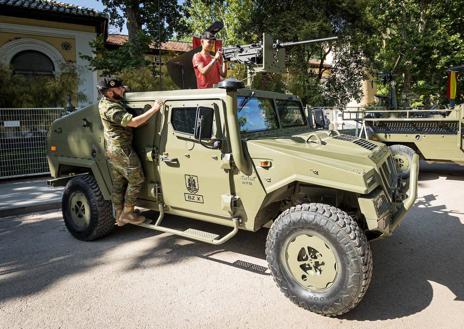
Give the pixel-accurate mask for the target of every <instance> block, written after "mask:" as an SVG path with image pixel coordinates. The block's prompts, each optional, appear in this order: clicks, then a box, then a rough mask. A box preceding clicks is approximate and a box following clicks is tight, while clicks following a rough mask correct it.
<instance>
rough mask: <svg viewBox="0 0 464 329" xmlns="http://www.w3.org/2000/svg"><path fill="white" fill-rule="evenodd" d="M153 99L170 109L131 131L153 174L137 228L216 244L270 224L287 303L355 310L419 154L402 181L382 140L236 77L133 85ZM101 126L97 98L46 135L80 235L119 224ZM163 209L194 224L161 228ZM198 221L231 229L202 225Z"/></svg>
mask: <svg viewBox="0 0 464 329" xmlns="http://www.w3.org/2000/svg"><path fill="white" fill-rule="evenodd" d="M158 98H163V99H164V100H165V101H166V102H165V106H164V107H163V109H162V110H161V111H160V112H159V113H158V114H156V115H155V116H154V117H153V118H152V119H151V120H150V121H149V122H148V123H147V124H146V125H144V126H143V127H140V128H137V129H136V130H135V131H134V141H133V145H134V148H135V150H136V152H137V153H138V155H139V156H140V158H141V161H142V165H143V168H144V173H145V177H146V179H145V183H144V188H143V190H142V192H141V195H140V197H139V199H138V202H137V206H139V207H141V208H143V209H151V210H154V211H156V212H157V215H156V218H149V219H147V221H146V222H144V223H142V224H140V225H139V226H142V227H145V228H147V229H152V230H155V231H161V232H167V233H171V234H175V235H178V236H180V237H185V238H188V239H193V240H196V241H202V242H206V243H210V244H214V245H219V244H223V243H225V242H227V241H228V240H230V239H231V238H233V237H234V236H235V235H236V234H237V233H238V231H239V230H245V231H251V232H256V231H258V230H260V229H263V228H264V227H268V226H269V225H270V229H269V232H268V236H267V241H266V259H267V262H268V264H269V269H270V271H271V273H272V276H273V277H274V280H275V282H276V283H277V285H278V286H279V287H280V289H281V291H282V292H283V293H284V294H285V295H286V296H287V297H288V298H289V299H290V300H292V301H293V302H294V303H296V304H297V305H299V306H301V307H304V308H305V309H308V310H310V311H313V312H316V313H319V314H322V315H326V316H337V315H340V314H343V313H346V312H348V311H349V310H351V309H352V308H353V307H355V306H356V305H357V304H358V303H359V302H360V301H361V299H362V298H363V296H364V294H365V293H366V290H367V288H368V286H369V283H370V281H371V276H372V252H371V249H370V245H369V240H372V239H376V238H383V237H387V236H389V235H391V234H392V232H393V231H394V230H395V228H397V227H398V225H399V224H400V223H401V221H402V220H403V218H404V217H405V215H406V213H407V211H408V210H409V209H410V208H411V206H412V205H413V203H414V201H415V199H416V195H417V173H418V157H417V155H414V156H413V163H412V166H411V168H410V173H409V174H410V175H409V179H408V182H407V184H405V183H404V182H403V181H402V180H401V178H400V177H399V176H398V174H397V168H396V167H395V164H394V162H393V160H392V155H391V152H390V149H389V148H388V147H387V146H385V145H383V144H381V143H376V142H370V141H367V140H364V139H361V138H357V137H353V136H347V135H341V134H339V133H338V132H337V131H331V130H315V129H312V128H311V127H310V126H309V124H308V118H307V117H306V116H305V114H304V108H303V104H302V103H301V100H300V99H299V98H298V97H297V96H294V95H288V94H280V93H275V92H269V91H262V90H251V89H249V88H244V86H243V83H242V82H240V81H237V80H234V79H228V80H224V81H222V82H221V83H220V84H219V85H218V87H217V88H211V89H201V90H194V89H190V90H189V89H184V90H173V91H161V92H134V93H128V94H126V102H127V107H128V109H129V110H130V111H133V112H139V113H140V112H143V111H144V109H145V108H146V107H147V105H148V106H150V105H149V104H152V103H153V101H154V100H155V99H158ZM102 130H103V128H102V123H101V121H100V117H99V114H98V110H97V105H94V106H89V107H87V108H84V109H81V110H79V111H76V112H74V113H72V114H69V115H67V116H65V117H63V118H60V119H58V120H56V121H55V122H54V123H53V124H52V126H51V128H50V132H49V144H50V152H49V154H48V161H49V166H50V172H51V175H52V177H54V179H52V180H51V181H50V184H51V185H53V186H66V187H65V189H64V193H63V199H62V210H63V218H64V222H65V225H66V227H67V229H68V230H69V232H70V233H71V234H72V235H73V236H74V237H76V238H77V239H80V240H84V241H89V240H95V239H98V238H101V237H104V236H106V235H107V234H109V233H110V232H111V231H112V230H113V227H114V222H115V221H114V218H113V211H112V206H111V201H110V194H111V192H110V191H111V177H110V173H109V170H108V162H107V160H106V158H105V155H104V138H103V131H102ZM166 215H178V216H184V217H189V218H191V219H192V221H191V227H190V228H188V229H184V230H181V229H174V228H172V227H168V225H166V224H164V225H163V220H164V219H165V216H166ZM175 218H176V217H172V218H170V220H172V221H175V220H176V219H175ZM198 221H205V222H209V223H212V224H211V226H214V225H213V224H216V225H218V226H222V227H228V228H229V229H230V231H228V233H225V234H223V235H217V234H214V233H213V232H207V231H204V230H198V227H197V228H196V225H198ZM210 231H213V228H211V229H210Z"/></svg>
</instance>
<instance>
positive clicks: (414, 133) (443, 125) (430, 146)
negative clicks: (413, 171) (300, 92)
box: [344, 105, 464, 173]
mask: <svg viewBox="0 0 464 329" xmlns="http://www.w3.org/2000/svg"><path fill="white" fill-rule="evenodd" d="M463 110H464V109H463V106H462V105H459V106H456V107H455V108H453V109H451V108H448V109H440V110H418V109H408V110H387V109H375V110H363V111H359V112H346V113H344V119H345V120H357V121H359V122H360V123H361V131H360V136H362V137H364V138H367V139H370V140H374V141H379V142H382V143H385V144H387V145H389V146H391V148H392V149H393V150H396V151H400V152H396V153H395V160H396V161H397V163H398V165H399V166H400V167H401V168H403V169H401V171H404V172H405V173H407V172H408V171H409V167H410V165H411V161H412V155H413V154H415V153H417V154H418V155H419V156H420V158H421V159H423V160H426V161H429V162H449V163H458V164H464V149H463V125H464V116H463V115H464V114H463Z"/></svg>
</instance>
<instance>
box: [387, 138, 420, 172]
mask: <svg viewBox="0 0 464 329" xmlns="http://www.w3.org/2000/svg"><path fill="white" fill-rule="evenodd" d="M389 149H390V151H391V153H392V156H393V160H394V161H395V164H396V171H397V172H398V175H399V176H400V177H401V178H403V179H408V178H409V173H410V171H411V165H412V157H413V156H414V154H416V152H414V150H413V149H412V148H410V147H408V146H405V145H401V144H395V145H390V146H389Z"/></svg>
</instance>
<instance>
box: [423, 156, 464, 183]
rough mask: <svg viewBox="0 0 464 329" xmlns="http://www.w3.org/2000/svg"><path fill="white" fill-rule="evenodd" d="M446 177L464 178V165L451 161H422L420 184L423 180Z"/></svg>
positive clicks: (449, 178) (451, 178) (453, 178)
mask: <svg viewBox="0 0 464 329" xmlns="http://www.w3.org/2000/svg"><path fill="white" fill-rule="evenodd" d="M440 177H446V179H447V180H459V181H462V180H464V166H461V165H458V164H451V163H427V162H425V161H421V163H420V172H419V185H420V182H421V181H429V180H436V179H438V178H440Z"/></svg>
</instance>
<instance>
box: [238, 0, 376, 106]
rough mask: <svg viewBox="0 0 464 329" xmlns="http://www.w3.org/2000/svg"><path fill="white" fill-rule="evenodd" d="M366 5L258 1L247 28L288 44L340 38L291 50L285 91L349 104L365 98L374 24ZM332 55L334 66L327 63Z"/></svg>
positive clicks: (331, 1) (347, 1)
mask: <svg viewBox="0 0 464 329" xmlns="http://www.w3.org/2000/svg"><path fill="white" fill-rule="evenodd" d="M365 5H366V1H365V0H359V1H350V0H343V1H337V0H328V1H323V0H313V1H306V0H290V1H277V0H270V1H269V0H258V1H256V2H255V6H254V12H253V15H252V16H253V21H252V22H250V23H249V25H248V26H247V27H246V28H247V29H250V30H253V31H254V32H255V33H256V34H260V33H262V31H265V32H268V33H271V34H272V35H273V36H274V39H279V40H286V41H293V40H295V41H296V40H306V39H315V38H320V37H326V36H338V37H339V40H338V41H337V42H331V43H321V44H313V45H306V46H297V47H294V48H293V49H290V50H289V51H288V56H287V57H288V73H287V74H286V76H285V77H284V81H285V89H287V90H289V91H291V92H293V93H295V94H297V95H299V96H300V97H301V98H302V99H303V101H304V102H305V103H309V104H313V105H344V104H346V103H348V102H349V101H350V100H351V99H353V98H354V99H356V100H360V98H361V96H362V91H361V82H362V81H363V80H364V79H365V77H366V73H367V72H366V70H365V67H366V62H365V59H366V57H365V54H364V48H363V43H364V38H365V35H366V34H368V33H370V31H371V26H370V24H369V21H368V20H366V18H365V15H364V11H363V7H364V6H365ZM331 55H333V56H334V57H333V61H332V66H331V67H329V66H327V65H325V63H326V62H327V60H328V57H329V56H331ZM316 62H317V65H314V64H315V63H316Z"/></svg>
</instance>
